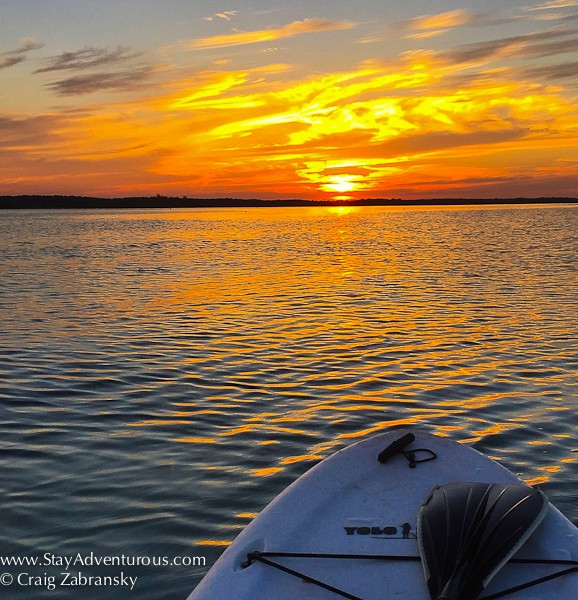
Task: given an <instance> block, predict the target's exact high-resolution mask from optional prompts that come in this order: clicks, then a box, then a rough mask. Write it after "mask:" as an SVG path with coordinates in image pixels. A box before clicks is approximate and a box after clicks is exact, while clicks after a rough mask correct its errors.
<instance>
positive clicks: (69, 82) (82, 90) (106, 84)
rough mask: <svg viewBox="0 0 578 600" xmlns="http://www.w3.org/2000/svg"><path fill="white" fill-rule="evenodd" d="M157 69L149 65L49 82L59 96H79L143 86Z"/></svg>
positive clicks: (49, 86) (50, 87) (49, 85)
mask: <svg viewBox="0 0 578 600" xmlns="http://www.w3.org/2000/svg"><path fill="white" fill-rule="evenodd" d="M154 72H155V70H154V69H153V67H151V66H149V65H142V66H140V67H136V68H131V69H127V70H124V71H117V72H98V73H90V74H86V75H75V76H73V77H67V78H66V79H61V80H59V81H54V82H52V83H49V84H48V86H47V87H48V88H49V89H51V90H52V91H53V92H55V93H57V94H58V95H59V96H79V95H83V94H90V93H93V92H99V91H103V90H111V91H126V90H134V89H139V88H141V87H142V86H143V85H144V83H145V82H146V81H147V80H149V79H150V78H151V77H152V75H153V74H154Z"/></svg>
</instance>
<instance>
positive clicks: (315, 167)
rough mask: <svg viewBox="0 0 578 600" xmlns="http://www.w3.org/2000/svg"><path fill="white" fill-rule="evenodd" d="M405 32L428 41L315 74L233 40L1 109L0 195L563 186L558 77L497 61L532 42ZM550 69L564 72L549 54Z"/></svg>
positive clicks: (575, 134)
mask: <svg viewBox="0 0 578 600" xmlns="http://www.w3.org/2000/svg"><path fill="white" fill-rule="evenodd" d="M222 14H225V13H222ZM471 18H473V17H472V16H471V15H470V14H469V13H468V12H467V11H466V12H464V11H463V10H455V11H450V12H446V13H441V14H439V15H426V16H422V17H419V18H416V19H413V20H411V21H409V22H408V24H407V27H406V30H405V31H403V32H400V36H401V37H402V38H403V39H407V38H408V37H412V38H413V37H415V36H416V35H418V36H421V35H423V34H427V35H429V34H430V33H431V32H433V33H435V35H436V36H437V35H440V34H442V33H443V32H444V31H446V30H448V29H459V27H461V26H464V25H467V23H468V21H469V19H471ZM295 23H297V24H295ZM337 25H338V26H336V28H335V29H334V28H333V25H331V24H330V23H329V22H325V21H303V22H302V21H295V22H292V24H291V26H290V27H287V26H280V27H279V28H275V29H273V30H269V29H265V30H260V31H262V32H264V33H263V35H266V39H269V37H270V36H275V35H281V36H282V37H283V38H284V39H285V38H287V39H290V38H292V37H295V36H297V35H305V33H307V34H311V35H314V33H315V32H316V31H318V30H323V31H326V30H328V29H329V30H332V31H334V33H335V32H346V31H349V29H351V30H352V31H353V30H354V27H353V24H352V23H351V24H349V22H343V23H341V22H339V23H338V24H337ZM345 25H347V27H346V26H345ZM350 25H351V27H350ZM545 35H546V36H550V34H549V33H547V34H545ZM552 35H553V34H552ZM253 37H254V36H248V37H247V36H246V35H245V34H242V35H241V34H238V35H237V34H234V35H217V36H212V37H207V36H202V37H199V38H198V40H197V42H196V43H194V44H192V45H188V46H186V45H185V46H182V45H181V46H178V48H179V51H180V53H181V54H182V53H186V52H201V51H202V49H203V48H209V47H210V48H217V47H219V48H220V47H224V46H223V44H226V45H227V46H228V47H229V45H230V44H232V45H231V46H230V47H231V48H237V46H239V47H243V46H245V45H246V44H253V43H257V42H256V41H255V40H254V39H253ZM550 37H552V36H550ZM550 37H544V40H547V39H550ZM562 37H563V36H562ZM260 39H261V38H260V37H259V40H260ZM400 39H401V38H400ZM417 39H420V38H419V37H418V38H417ZM532 39H533V38H532ZM570 42H571V40H570V39H569V40H568V44H569V46H568V47H569V48H573V46H571V44H570ZM416 43H419V44H420V45H421V44H426V47H421V46H420V47H419V48H418V49H413V50H408V51H405V52H403V53H400V54H398V56H391V57H390V58H388V60H387V61H380V60H378V59H376V58H371V57H369V56H367V57H366V58H365V60H363V59H362V60H360V62H358V63H357V65H355V64H354V63H352V62H349V61H341V62H339V63H337V62H336V63H335V65H334V68H333V69H331V68H329V67H326V70H325V71H316V72H314V71H310V72H306V71H303V70H300V69H302V67H300V66H299V63H298V62H297V61H295V62H293V63H292V62H291V61H290V54H289V53H287V54H284V55H283V59H284V60H285V61H286V62H281V61H277V62H273V61H271V62H267V60H268V59H267V58H265V59H263V58H261V59H260V60H261V63H260V62H259V60H257V59H255V60H253V59H252V60H251V61H248V62H245V63H244V62H243V61H244V60H246V54H243V53H242V52H241V50H240V51H239V52H241V53H240V54H239V55H236V56H235V55H234V52H233V50H230V51H229V52H232V53H233V54H232V55H231V57H228V58H218V59H215V60H214V61H213V62H207V63H205V66H204V67H203V68H201V69H198V70H192V69H190V68H186V67H185V66H182V68H179V69H177V68H174V69H173V68H172V67H170V66H168V65H167V66H166V67H165V68H162V69H161V68H159V70H158V74H157V76H158V78H159V79H158V85H157V86H156V87H155V86H150V87H147V88H146V91H143V88H137V89H140V93H139V94H137V93H136V91H135V95H133V96H126V97H125V98H124V100H123V99H122V97H119V96H115V97H114V98H115V99H117V98H118V100H111V96H110V95H106V96H105V95H104V94H103V95H102V96H101V97H100V98H101V101H100V103H99V102H98V100H94V101H91V103H90V104H87V105H86V106H84V107H83V108H77V109H69V108H66V109H63V110H61V111H60V112H58V111H59V110H60V109H55V108H51V109H50V111H52V112H49V110H48V109H47V112H46V113H44V114H41V115H38V116H35V117H30V116H28V115H26V114H23V113H22V114H20V113H16V112H15V113H14V114H6V116H5V114H4V113H2V114H1V116H2V123H0V128H3V129H2V132H3V135H4V136H5V144H4V146H5V149H7V150H9V151H8V152H6V153H5V156H3V164H2V167H0V184H1V185H2V187H1V188H0V192H3V193H26V192H28V191H32V190H33V191H38V189H39V186H41V188H42V190H43V193H62V189H64V188H65V189H66V190H67V192H68V193H87V192H88V191H90V194H94V195H111V196H116V195H123V194H129V195H140V194H142V195H149V194H151V193H152V194H156V193H162V194H167V195H197V196H204V195H210V196H226V197H255V196H257V197H265V198H269V197H287V198H295V197H303V198H315V199H328V198H338V199H353V198H359V197H361V194H362V193H363V195H364V196H368V195H371V196H374V197H375V196H384V197H391V196H394V197H423V196H424V195H425V196H440V195H446V194H447V195H453V196H459V195H463V194H465V193H467V194H474V195H475V194H478V195H481V196H486V195H491V196H499V195H500V196H503V195H538V194H542V195H545V196H546V195H552V194H553V193H554V194H555V195H569V196H570V195H574V194H575V189H576V184H577V181H576V175H575V173H576V172H578V161H576V159H574V158H572V157H573V156H574V154H575V148H576V145H577V139H578V120H577V119H576V103H575V94H572V88H571V86H570V84H568V86H567V87H564V85H562V84H559V85H553V83H552V80H551V79H550V77H551V75H550V71H548V73H546V74H545V75H543V76H539V75H540V73H539V72H538V71H536V69H533V70H528V69H524V68H514V66H512V65H509V64H504V61H506V60H508V59H512V60H513V57H514V56H515V53H516V52H518V53H519V52H522V51H527V52H534V50H532V48H530V46H529V45H528V44H529V42H526V41H524V39H523V36H520V37H519V39H518V41H517V45H516V44H514V42H510V41H508V39H506V40H503V41H502V42H501V43H497V42H496V43H495V44H494V43H493V42H488V48H486V47H485V46H484V45H483V44H482V45H478V44H472V45H465V46H463V45H462V46H459V48H458V50H455V49H454V50H453V51H450V50H447V51H444V52H442V51H439V50H433V49H427V43H426V42H425V41H419V42H416ZM563 43H564V42H560V44H562V45H563ZM371 46H372V44H366V45H365V46H364V47H367V48H368V51H369V49H370V48H371ZM548 49H551V50H552V51H553V50H554V49H555V48H554V47H553V46H552V47H550V46H548V48H546V49H545V50H548ZM173 51H174V50H173ZM83 52H84V54H81V55H80V56H81V58H82V56H84V55H85V54H86V52H87V51H86V50H84V51H83ZM164 52H165V54H163V56H165V55H167V53H169V52H170V50H169V49H167V50H166V51H164ZM69 54H70V53H69ZM125 54H126V53H125ZM113 55H114V53H112V54H111V53H108V54H106V55H105V56H106V57H108V58H109V59H110V57H111V56H113ZM2 56H3V55H2V54H1V53H0V67H1V66H2V64H5V65H8V66H5V67H4V68H5V69H6V72H8V69H9V68H12V67H11V66H10V65H11V64H12V62H11V61H13V60H16V58H17V56H16V58H10V57H9V58H5V59H4V63H2ZM18 56H20V55H18ZM67 56H68V55H67ZM100 56H101V55H100V54H98V55H97V58H98V57H100ZM123 56H124V54H123V55H122V56H120V58H122V59H123V60H126V57H124V58H123ZM135 56H136V55H135ZM263 56H265V54H263ZM267 56H272V54H267ZM174 59H175V60H177V53H176V52H175V53H174ZM61 60H63V59H62V58H61ZM67 60H68V61H69V62H70V60H71V59H70V57H69V58H67ZM79 60H80V59H77V62H78V61H79ZM15 64H20V63H15ZM65 64H66V65H68V66H69V63H68V62H67V63H65ZM123 64H124V63H123ZM516 64H517V63H516ZM344 65H347V67H346V66H344ZM14 68H16V67H14ZM67 68H68V67H67ZM79 68H80V67H79ZM2 72H4V71H2ZM559 72H560V73H561V74H562V75H564V74H565V73H566V72H567V71H566V68H565V67H564V68H563V65H560V66H559ZM155 73H157V72H155ZM100 76H103V74H100ZM83 77H84V76H83ZM85 79H86V78H80V79H79V78H78V77H76V76H75V77H73V78H71V80H70V81H68V80H66V81H68V85H73V84H74V85H79V84H81V83H83V82H84V81H85ZM97 79H98V77H96V75H95V84H96V80H97ZM90 81H92V79H91V80H90ZM564 81H568V79H566V80H564ZM87 82H88V79H87ZM104 82H106V80H104ZM88 83H90V82H88ZM88 83H87V85H88ZM91 98H92V97H91ZM52 106H54V105H52ZM71 106H72V105H71ZM79 106H80V105H79ZM6 136H7V137H6ZM504 186H505V187H504Z"/></svg>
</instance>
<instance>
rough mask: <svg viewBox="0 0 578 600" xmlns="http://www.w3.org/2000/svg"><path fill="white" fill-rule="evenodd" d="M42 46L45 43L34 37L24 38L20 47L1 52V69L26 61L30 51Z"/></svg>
mask: <svg viewBox="0 0 578 600" xmlns="http://www.w3.org/2000/svg"><path fill="white" fill-rule="evenodd" d="M42 46H43V44H41V43H40V42H37V41H36V40H34V39H33V38H24V39H23V40H22V42H21V43H20V46H19V47H18V48H16V49H14V50H7V51H6V52H0V71H1V70H2V69H7V68H8V67H12V66H14V65H17V64H18V63H21V62H24V61H25V60H26V55H27V54H28V52H31V51H32V50H38V49H39V48H42Z"/></svg>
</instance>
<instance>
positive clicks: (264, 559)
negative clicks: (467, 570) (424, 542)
mask: <svg viewBox="0 0 578 600" xmlns="http://www.w3.org/2000/svg"><path fill="white" fill-rule="evenodd" d="M269 557H272V558H275V557H277V558H331V559H353V560H389V561H414V562H419V561H421V557H419V556H410V555H407V556H406V555H388V554H324V553H308V552H258V551H255V552H249V553H248V554H247V560H246V561H245V562H244V563H243V564H242V566H243V567H244V568H246V567H249V566H251V565H252V564H254V563H256V562H261V563H263V564H264V565H268V566H270V567H273V568H275V569H278V570H280V571H283V572H284V573H287V574H289V575H293V576H294V577H297V578H299V579H302V580H303V581H306V582H308V583H311V584H314V585H317V586H319V587H321V588H323V589H326V590H328V591H330V592H333V593H334V594H336V595H337V596H341V597H342V598H348V600H363V598H360V597H359V596H355V595H354V594H351V593H349V592H346V591H345V590H341V589H339V588H337V587H335V586H332V585H330V584H328V583H325V582H323V581H321V580H319V579H316V578H314V577H312V576H310V575H307V574H305V573H301V572H300V571H297V570H295V569H291V568H290V567H287V566H285V565H282V564H280V563H278V562H275V561H272V560H269ZM508 564H541V565H566V566H568V567H569V568H568V569H564V570H562V571H556V572H555V573H551V574H549V575H545V576H544V577H539V578H537V579H532V580H530V581H527V582H524V583H521V584H519V585H516V586H512V587H510V588H507V589H505V590H500V591H499V592H496V593H494V594H491V595H489V596H481V597H480V598H479V600H498V599H499V598H505V597H506V596H508V595H510V594H513V593H515V592H519V591H521V590H525V589H528V588H530V587H534V586H536V585H539V584H541V583H545V582H547V581H551V580H553V579H557V578H559V577H562V576H564V575H570V574H572V573H577V572H578V561H576V560H557V559H539V558H514V559H511V560H510V561H509V562H508Z"/></svg>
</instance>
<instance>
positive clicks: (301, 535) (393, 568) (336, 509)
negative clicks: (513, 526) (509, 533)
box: [189, 430, 578, 600]
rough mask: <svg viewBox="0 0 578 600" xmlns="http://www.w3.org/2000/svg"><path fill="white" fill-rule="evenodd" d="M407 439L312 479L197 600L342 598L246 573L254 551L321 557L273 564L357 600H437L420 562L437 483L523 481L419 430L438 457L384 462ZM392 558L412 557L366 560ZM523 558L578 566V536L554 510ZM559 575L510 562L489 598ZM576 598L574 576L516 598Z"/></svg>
mask: <svg viewBox="0 0 578 600" xmlns="http://www.w3.org/2000/svg"><path fill="white" fill-rule="evenodd" d="M405 433H406V431H405V430H395V431H390V432H387V433H384V434H380V435H377V436H374V437H372V438H369V439H366V440H363V441H361V442H358V443H357V444H354V445H352V446H349V447H348V448H345V449H343V450H341V451H339V452H337V453H336V454H334V455H333V456H330V457H329V458H327V459H325V460H324V461H322V462H321V463H319V464H318V465H316V466H315V467H313V468H312V469H311V470H310V471H308V472H307V473H305V474H304V475H303V476H302V477H300V478H299V479H298V480H297V481H295V482H294V483H293V484H292V485H290V486H289V487H288V488H287V489H286V490H285V491H284V492H282V493H281V494H280V495H279V496H278V497H277V498H276V499H275V500H274V501H273V502H271V504H269V505H268V506H267V507H266V508H265V509H264V510H263V511H262V512H261V514H260V515H259V516H258V517H257V518H256V519H255V520H254V521H253V522H251V523H250V524H249V525H248V526H247V527H246V528H245V530H244V531H243V532H242V533H241V534H240V535H239V536H238V538H237V539H236V540H235V542H234V543H233V544H232V545H231V546H230V547H229V548H228V549H227V550H226V551H225V552H224V553H223V555H222V557H221V558H220V559H219V560H218V561H217V562H216V563H215V565H214V566H213V568H212V569H211V571H210V572H209V573H208V574H207V576H206V577H205V578H204V579H203V581H202V582H201V583H200V584H199V586H198V587H197V588H196V589H195V591H194V592H193V593H192V594H191V595H190V596H189V600H221V599H225V598H226V599H227V600H233V599H238V600H244V599H245V598H247V599H249V598H251V599H252V600H260V599H263V600H265V599H268V598H271V599H273V598H275V599H280V600H284V599H287V600H289V599H291V600H297V599H301V598H302V599H304V600H308V599H311V600H335V599H336V598H338V597H339V595H337V594H336V593H335V592H334V591H331V590H329V589H323V588H321V587H319V586H318V585H316V584H314V583H311V582H308V581H306V580H303V579H302V578H301V577H298V576H295V575H292V574H290V573H289V572H285V571H282V570H279V569H278V568H275V567H273V566H271V565H268V564H265V563H263V562H261V561H260V560H258V561H253V562H251V561H250V562H251V564H250V566H244V565H246V564H247V555H248V554H249V553H251V552H255V551H257V552H264V553H291V554H295V553H298V554H312V555H314V556H306V557H304V556H275V557H266V558H268V559H269V560H271V561H274V562H275V563H278V564H280V565H282V566H284V567H285V568H286V569H289V570H291V571H297V572H298V573H301V574H305V575H308V576H310V577H311V578H313V579H316V580H319V581H321V582H323V583H325V584H327V585H328V586H330V587H334V588H337V589H339V590H341V591H343V592H345V593H347V594H350V597H351V598H361V599H362V600H383V599H384V598H387V599H388V600H389V599H394V598H400V599H401V598H403V599H404V600H428V599H429V593H428V589H427V585H426V582H425V578H424V572H423V568H422V565H421V562H420V561H419V560H416V558H417V557H419V548H418V543H417V536H416V526H417V516H418V513H419V510H420V506H421V504H422V502H423V501H424V499H425V498H426V496H427V495H428V494H429V493H430V491H431V490H432V489H433V488H434V487H435V486H438V485H444V484H449V483H453V482H457V481H468V482H480V483H504V484H519V483H521V482H520V480H519V479H518V478H517V477H516V476H515V475H514V474H513V473H511V472H510V471H508V470H507V469H505V468H504V467H502V466H501V465H499V464H498V463H496V462H495V461H493V460H491V459H490V458H488V457H486V456H484V455H483V454H481V453H479V452H477V451H476V450H474V449H472V448H470V447H468V446H466V445H462V444H459V443H457V442H454V441H452V440H450V439H447V438H441V437H438V436H434V435H431V434H427V433H424V432H415V438H416V439H415V442H414V443H413V444H412V446H411V447H415V448H426V449H427V450H429V451H431V453H433V454H435V459H433V460H428V461H427V462H423V463H420V462H418V463H417V464H415V467H414V468H410V466H409V462H408V460H407V459H406V458H405V457H404V456H403V455H401V454H395V455H394V456H391V457H390V458H388V459H387V460H386V461H385V463H383V464H380V462H378V460H377V456H378V454H380V453H381V452H382V451H383V449H384V448H385V447H386V446H388V444H390V443H391V442H392V441H394V440H396V439H398V438H399V437H400V436H402V435H403V434H405ZM417 456H426V454H419V453H418V455H417ZM322 555H349V557H347V558H345V557H344V558H336V557H326V556H322ZM383 555H388V556H410V557H413V558H412V559H409V560H393V559H383V558H374V559H372V558H359V557H360V556H364V557H370V556H380V557H381V556H383ZM354 556H355V557H354ZM516 558H540V559H558V560H574V561H575V560H577V559H578V529H577V528H576V527H575V526H574V525H573V524H572V523H570V522H569V521H568V520H567V519H566V518H565V517H564V516H563V515H562V514H561V513H560V512H559V511H558V510H557V509H555V508H554V507H553V506H551V505H549V508H548V512H547V514H546V517H545V518H544V520H543V521H542V523H541V524H540V525H539V526H538V528H537V529H536V531H535V532H534V534H533V535H532V536H531V537H530V539H529V540H528V541H527V542H526V543H525V544H524V546H523V547H522V549H521V550H520V551H519V552H518V553H517V555H516ZM560 569H561V567H560V565H528V564H523V563H513V564H508V565H506V566H505V567H504V568H503V569H502V570H501V571H500V572H499V573H498V574H497V575H496V577H495V578H494V579H493V580H492V582H491V583H490V584H489V586H488V588H487V589H486V590H485V591H484V593H483V594H482V596H489V595H491V594H493V593H495V592H498V591H499V590H503V589H505V588H509V587H511V586H514V585H517V584H520V583H522V582H524V581H528V580H529V579H534V578H536V577H541V576H543V575H544V576H546V575H548V574H551V573H553V572H556V571H560ZM546 586H547V587H546ZM577 592H578V574H573V575H568V576H565V577H561V578H558V579H554V580H552V581H549V582H547V583H544V584H541V586H538V587H536V588H531V589H529V590H524V591H521V592H517V593H516V594H514V595H511V596H510V597H511V598H514V599H515V600H516V599H517V600H522V599H524V600H528V599H530V598H536V599H538V598H544V597H548V598H569V597H574V596H576V594H577ZM342 597H347V596H342Z"/></svg>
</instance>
